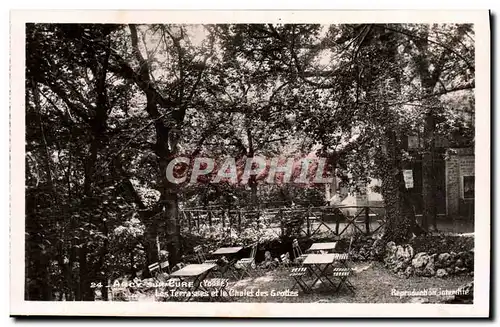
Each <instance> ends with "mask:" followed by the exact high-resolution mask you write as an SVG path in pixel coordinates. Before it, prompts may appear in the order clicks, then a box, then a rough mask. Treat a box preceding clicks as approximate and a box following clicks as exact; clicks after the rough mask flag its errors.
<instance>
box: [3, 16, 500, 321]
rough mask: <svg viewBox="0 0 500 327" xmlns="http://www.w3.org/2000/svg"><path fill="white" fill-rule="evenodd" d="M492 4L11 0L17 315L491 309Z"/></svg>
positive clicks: (405, 313)
mask: <svg viewBox="0 0 500 327" xmlns="http://www.w3.org/2000/svg"><path fill="white" fill-rule="evenodd" d="M489 24H490V23H489V13H488V12H487V11H378V12H377V11H328V10H326V11H293V12H292V11H56V10H54V11H12V12H11V49H10V51H11V107H10V112H11V131H10V133H11V167H12V171H11V194H12V198H11V217H10V225H11V258H10V259H11V261H10V267H11V276H10V279H11V280H10V285H11V286H10V295H11V315H14V316H20V315H86V316H89V315H90V316H117V315H118V316H165V317H177V316H198V317H487V316H489V312H490V309H489V287H490V283H489V280H490V276H489V271H490V252H489V251H490V219H491V218H490V214H491V213H490V166H489V165H490V148H489V147H490V30H489V26H490V25H489Z"/></svg>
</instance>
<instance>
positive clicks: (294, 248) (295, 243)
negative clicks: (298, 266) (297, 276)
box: [292, 239, 302, 259]
mask: <svg viewBox="0 0 500 327" xmlns="http://www.w3.org/2000/svg"><path fill="white" fill-rule="evenodd" d="M292 251H293V256H294V259H295V258H298V257H300V256H301V255H302V250H301V249H300V246H299V241H297V239H294V240H293V242H292Z"/></svg>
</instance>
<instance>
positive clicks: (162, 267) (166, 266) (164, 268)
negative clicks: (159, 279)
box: [160, 260, 170, 274]
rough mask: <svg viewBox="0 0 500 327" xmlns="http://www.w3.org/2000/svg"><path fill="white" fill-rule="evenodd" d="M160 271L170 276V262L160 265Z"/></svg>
mask: <svg viewBox="0 0 500 327" xmlns="http://www.w3.org/2000/svg"><path fill="white" fill-rule="evenodd" d="M160 271H166V272H167V273H169V274H170V262H168V260H167V261H163V262H162V263H160Z"/></svg>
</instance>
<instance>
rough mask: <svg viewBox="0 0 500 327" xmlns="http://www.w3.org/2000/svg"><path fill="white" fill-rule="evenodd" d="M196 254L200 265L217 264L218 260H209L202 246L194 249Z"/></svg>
mask: <svg viewBox="0 0 500 327" xmlns="http://www.w3.org/2000/svg"><path fill="white" fill-rule="evenodd" d="M193 251H194V254H195V256H196V259H197V260H198V263H208V264H217V259H207V258H206V257H205V253H203V248H202V247H201V245H197V246H195V247H194V248H193Z"/></svg>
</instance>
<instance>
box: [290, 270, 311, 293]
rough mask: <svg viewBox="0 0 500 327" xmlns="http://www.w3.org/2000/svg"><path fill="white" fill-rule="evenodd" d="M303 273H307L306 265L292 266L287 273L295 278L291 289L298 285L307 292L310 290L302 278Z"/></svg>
mask: <svg viewBox="0 0 500 327" xmlns="http://www.w3.org/2000/svg"><path fill="white" fill-rule="evenodd" d="M305 275H307V268H306V267H296V268H292V270H291V271H290V274H289V276H290V277H292V278H293V279H295V284H293V286H292V288H291V289H292V290H293V289H294V288H295V286H297V285H298V286H299V287H300V288H301V289H302V290H303V291H304V292H305V293H309V292H310V291H311V289H310V288H309V286H307V283H306V282H305V281H304V280H303V279H302V278H303V277H304V276H305Z"/></svg>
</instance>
